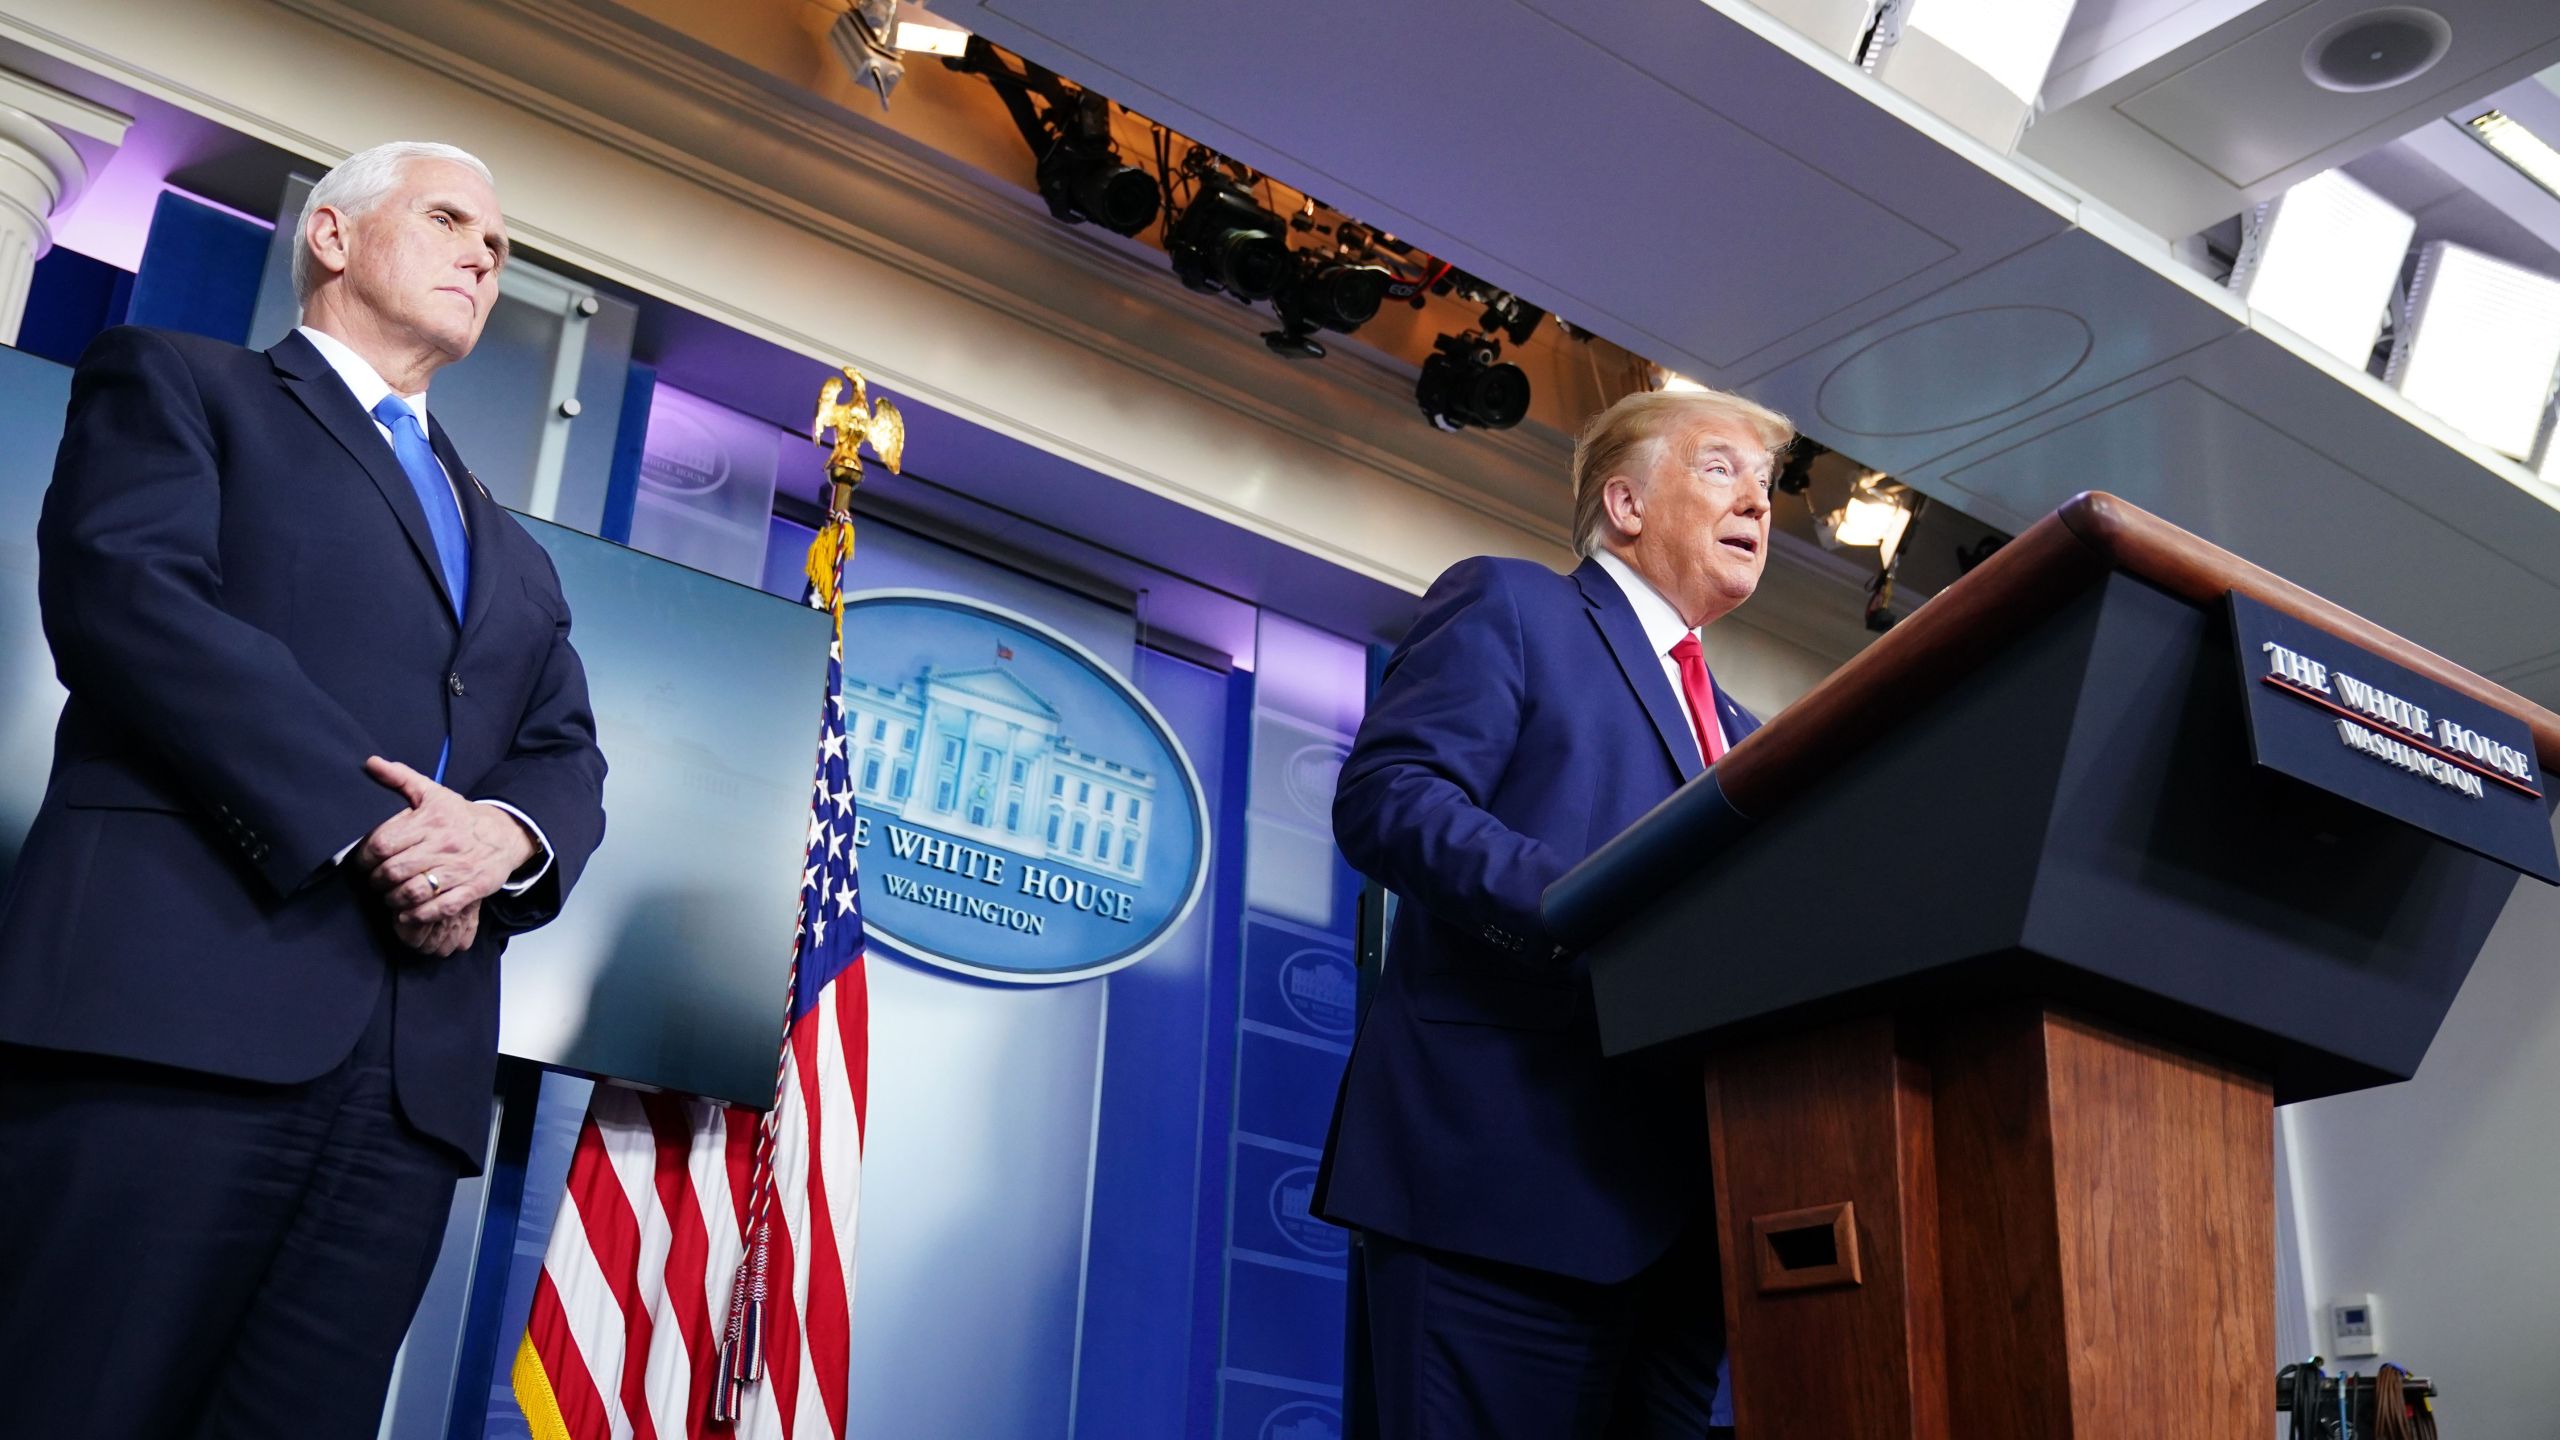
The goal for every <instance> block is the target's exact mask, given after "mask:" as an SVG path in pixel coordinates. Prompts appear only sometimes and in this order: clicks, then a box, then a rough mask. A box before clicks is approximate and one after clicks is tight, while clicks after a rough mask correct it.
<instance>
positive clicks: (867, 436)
mask: <svg viewBox="0 0 2560 1440" xmlns="http://www.w3.org/2000/svg"><path fill="white" fill-rule="evenodd" d="M848 380H850V381H852V382H853V398H852V399H850V400H847V399H845V398H844V389H845V382H846V381H848ZM830 429H833V430H834V431H835V432H836V438H835V443H834V446H833V448H831V449H830V450H828V452H827V479H828V481H829V482H831V490H832V493H831V494H830V495H829V497H828V501H829V504H828V508H829V511H830V513H833V514H839V515H841V514H845V513H847V512H849V511H850V510H851V509H852V507H853V491H854V487H855V486H857V485H860V484H861V483H862V447H863V445H864V444H865V443H866V442H868V443H869V444H870V446H871V453H872V454H874V455H877V456H879V457H880V463H881V464H883V465H886V466H888V467H889V473H890V474H892V475H895V474H897V473H898V462H899V461H900V460H901V459H902V458H904V456H905V454H906V449H907V422H906V421H905V419H904V418H902V417H901V416H900V415H899V414H898V406H897V402H895V401H893V400H890V399H887V398H886V397H883V398H882V399H881V400H880V401H879V403H877V404H876V405H875V404H873V403H872V401H871V395H870V388H869V387H868V386H866V385H865V384H864V383H863V380H862V372H861V371H859V370H856V369H854V368H853V367H852V366H850V365H847V366H845V367H844V373H843V374H842V375H840V376H839V375H830V376H828V377H827V383H826V384H825V385H824V386H822V387H821V388H820V389H819V391H818V418H817V419H816V420H815V421H814V422H812V423H811V424H810V426H809V439H810V442H811V443H813V444H818V445H825V444H827V431H828V430H830Z"/></svg>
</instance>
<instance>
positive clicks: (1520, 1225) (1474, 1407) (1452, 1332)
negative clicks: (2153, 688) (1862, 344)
mask: <svg viewBox="0 0 2560 1440" xmlns="http://www.w3.org/2000/svg"><path fill="white" fill-rule="evenodd" d="M1793 434H1794V432H1793V431H1792V430H1791V429H1790V428H1789V426H1788V425H1787V422H1786V420H1785V419H1784V418H1782V417H1780V416H1778V415H1776V414H1774V413H1772V412H1770V411H1769V410H1766V409H1764V408H1762V407H1761V406H1759V405H1756V404H1753V403H1752V402H1750V401H1748V400H1745V399H1743V398H1741V397H1740V396H1735V395H1725V394H1719V393H1716V392H1712V391H1709V392H1703V393H1700V392H1685V393H1664V394H1646V395H1636V396H1631V397H1629V398H1627V399H1625V400H1622V401H1620V402H1619V403H1618V404H1616V405H1614V406H1612V407H1610V409H1609V410H1608V411H1606V412H1605V413H1603V414H1602V415H1601V416H1600V417H1599V418H1598V419H1596V420H1594V421H1593V422H1592V423H1591V425H1590V427H1589V428H1588V429H1587V430H1585V431H1584V433H1583V437H1582V443H1581V445H1580V447H1579V448H1578V449H1577V450H1576V452H1575V455H1574V489H1575V513H1574V533H1575V536H1576V539H1577V541H1578V544H1579V548H1580V550H1581V552H1582V554H1583V555H1584V557H1585V558H1584V560H1583V562H1582V564H1581V566H1580V567H1579V568H1578V569H1576V570H1574V571H1573V572H1572V573H1571V574H1567V575H1559V574H1556V573H1555V572H1554V571H1551V570H1549V569H1547V568H1546V567H1544V566H1541V565H1536V564H1532V563H1530V562H1528V561H1522V560H1495V559H1477V560H1467V561H1462V562H1460V563H1459V564H1457V565H1455V566H1453V567H1451V569H1450V570H1449V572H1448V573H1447V574H1445V575H1443V576H1441V577H1440V579H1439V580H1438V581H1437V582H1436V583H1435V584H1433V586H1432V587H1431V591H1430V593H1429V594H1428V595H1426V596H1424V597H1423V602H1422V613H1421V615H1420V617H1419V618H1418V619H1417V620H1415V622H1414V625H1413V629H1412V630H1411V631H1410V632H1409V633H1407V634H1406V636H1405V638H1404V641H1403V643H1402V644H1400V645H1399V646H1397V647H1396V652H1395V655H1394V656H1393V657H1392V658H1391V659H1390V660H1389V661H1388V662H1387V667H1386V671H1385V674H1384V675H1383V677H1382V678H1381V679H1380V681H1379V686H1378V694H1377V698H1376V700H1375V701H1374V702H1372V704H1371V706H1370V709H1369V713H1368V716H1367V717H1366V718H1365V719H1364V720H1363V721H1362V722H1361V725H1360V734H1359V737H1358V738H1357V739H1356V740H1355V741H1354V742H1353V744H1352V747H1351V755H1350V758H1349V759H1348V760H1347V761H1345V762H1344V765H1343V768H1342V779H1341V784H1340V787H1339V789H1338V790H1337V792H1336V797H1335V800H1334V807H1333V822H1334V835H1335V838H1336V839H1337V840H1339V841H1340V843H1341V845H1342V851H1343V854H1344V855H1346V856H1348V857H1349V858H1350V860H1351V863H1352V864H1353V865H1355V866H1357V867H1359V868H1360V870H1361V871H1363V872H1364V873H1366V874H1368V875H1370V876H1372V877H1373V878H1375V879H1376V880H1378V881H1379V882H1380V883H1381V884H1383V885H1385V886H1386V887H1387V888H1388V889H1390V890H1392V891H1394V892H1395V893H1396V894H1397V895H1398V896H1400V897H1401V898H1402V899H1403V900H1404V901H1405V902H1406V903H1405V904H1404V905H1403V906H1402V907H1401V908H1400V909H1399V910H1398V911H1397V915H1396V921H1395V930H1394V933H1393V935H1392V936H1391V937H1390V939H1389V943H1388V948H1387V965H1386V970H1385V975H1384V978H1383V980H1382V982H1381V984H1380V985H1379V987H1378V990H1377V994H1376V997H1375V998H1374V999H1373V1000H1372V1001H1371V1004H1370V1009H1369V1013H1368V1016H1367V1018H1366V1019H1365V1020H1364V1021H1363V1023H1362V1025H1361V1029H1360V1035H1359V1038H1358V1040H1357V1041H1356V1042H1355V1044H1354V1045H1353V1047H1352V1052H1351V1062H1350V1065H1349V1068H1348V1069H1347V1070H1346V1071H1345V1073H1344V1076H1343V1082H1342V1094H1341V1099H1340V1101H1339V1103H1338V1104H1337V1105H1336V1107H1335V1111H1334V1122H1333V1133H1332V1135H1331V1136H1330V1137H1329V1138H1328V1140H1327V1142H1326V1145H1325V1157H1324V1168H1323V1173H1322V1179H1321V1182H1320V1189H1319V1194H1318V1197H1317V1204H1318V1208H1319V1213H1321V1214H1323V1215H1324V1216H1325V1217H1326V1218H1327V1219H1330V1220H1333V1221H1335V1222H1336V1223H1339V1224H1343V1225H1348V1226H1353V1227H1356V1228H1358V1229H1360V1230H1361V1231H1363V1232H1365V1234H1366V1236H1367V1244H1366V1245H1365V1246H1364V1247H1363V1251H1362V1255H1363V1262H1362V1263H1363V1268H1364V1272H1365V1285H1366V1294H1367V1305H1368V1322H1369V1334H1370V1355H1371V1359H1372V1369H1373V1372H1374V1376H1375V1382H1376V1394H1377V1397H1378V1406H1379V1414H1378V1417H1377V1423H1376V1426H1375V1429H1374V1432H1373V1433H1375V1434H1377V1435H1378V1436H1380V1437H1382V1440H1422V1437H1429V1436H1442V1435H1464V1436H1468V1437H1470V1440H1501V1437H1518V1440H1601V1437H1611V1440H1615V1437H1625V1436H1647V1437H1655V1436H1661V1437H1668V1436H1681V1437H1695V1436H1699V1435H1703V1434H1705V1433H1706V1432H1707V1430H1708V1428H1709V1427H1710V1426H1711V1424H1713V1423H1714V1419H1715V1413H1716V1410H1717V1406H1716V1400H1717V1392H1718V1389H1719V1381H1718V1378H1717V1372H1718V1366H1719V1364H1720V1362H1721V1360H1722V1358H1723V1349H1724V1345H1723V1324H1722V1304H1723V1301H1722V1296H1721V1291H1720V1289H1719V1286H1718V1283H1717V1266H1716V1255H1715V1241H1714V1234H1713V1226H1712V1223H1711V1221H1710V1219H1709V1215H1708V1206H1707V1203H1706V1201H1707V1146H1706V1137H1705V1134H1704V1133H1703V1132H1704V1116H1703V1113H1702V1109H1703V1107H1702V1105H1701V1101H1700V1096H1699V1094H1698V1092H1697V1090H1696V1088H1695V1087H1694V1086H1691V1085H1686V1084H1681V1083H1678V1082H1676V1081H1672V1080H1668V1079H1665V1078H1664V1077H1662V1076H1660V1075H1656V1074H1651V1073H1648V1072H1644V1071H1640V1070H1636V1069H1632V1068H1629V1067H1625V1066H1620V1065H1614V1064H1611V1063H1608V1062H1606V1061H1604V1060H1603V1059H1602V1058H1601V1055H1600V1039H1599V1032H1598V1028H1597V1024H1596V1022H1595V1020H1594V1018H1593V1013H1592V1004H1591V986H1590V977H1589V975H1588V973H1587V972H1586V971H1585V969H1584V968H1583V965H1582V961H1581V959H1580V957H1579V956H1576V955H1572V954H1567V953H1563V952H1562V951H1560V950H1559V949H1558V947H1557V945H1556V943H1555V941H1554V939H1553V938H1552V937H1551V936H1550V935H1549V934H1548V933H1547V929H1546V927H1545V925H1544V924H1543V923H1542V922H1541V921H1540V919H1539V914H1538V907H1539V900H1540V897H1541V896H1542V895H1543V894H1544V893H1545V891H1546V888H1547V887H1548V886H1549V885H1551V884H1553V883H1554V882H1555V880H1556V879H1557V877H1559V876H1561V875H1562V874H1564V872H1565V871H1566V870H1567V869H1569V868H1571V867H1572V866H1573V865H1574V864H1575V863H1576V862H1577V861H1579V860H1581V859H1582V858H1583V857H1584V856H1586V855H1588V854H1590V853H1591V852H1592V851H1593V850H1596V849H1598V848H1599V847H1600V846H1601V845H1603V844H1605V843H1607V842H1608V841H1609V840H1610V839H1611V838H1612V837H1613V836H1615V835H1617V834H1618V832H1619V831H1621V830H1624V829H1625V828H1626V827H1627V826H1628V825H1630V824H1632V823H1634V821H1635V820H1636V819H1637V818H1638V817H1639V816H1642V815H1643V814H1644V813H1645V812H1646V811H1648V810H1650V809H1652V808H1653V807H1654V806H1655V805H1656V804H1658V803H1660V802H1661V801H1662V799H1663V798H1664V797H1666V796H1668V795H1669V794H1670V793H1671V792H1672V790H1673V789H1675V788H1676V787H1677V786H1679V785H1680V783H1681V782H1682V781H1684V780H1686V779H1688V778H1690V777H1692V776H1695V775H1696V774H1698V773H1699V771H1700V770H1701V769H1702V768H1703V767H1705V766H1706V765H1709V764H1712V763H1714V761H1715V760H1716V759H1717V757H1719V756H1721V755H1722V754H1723V753H1724V751H1725V748H1726V747H1727V746H1728V745H1731V744H1735V743H1738V742H1739V741H1740V740H1741V739H1742V738H1743V737H1744V736H1745V735H1748V734H1749V733H1750V732H1751V731H1752V730H1753V729H1754V728H1756V725H1757V722H1756V721H1754V720H1753V719H1752V718H1751V716H1750V715H1749V714H1748V713H1746V712H1745V711H1744V710H1743V709H1742V708H1741V707H1740V706H1738V705H1736V704H1734V703H1733V701H1732V700H1731V699H1730V698H1728V697H1727V696H1726V695H1725V694H1724V693H1723V692H1722V691H1721V690H1719V689H1718V688H1717V687H1716V685H1715V682H1714V680H1713V678H1712V677H1711V676H1710V674H1709V673H1708V667H1707V663H1706V658H1705V655H1704V652H1703V649H1702V647H1701V646H1700V643H1699V639H1698V632H1699V630H1700V629H1701V628H1703V627H1705V626H1707V625H1709V624H1711V623H1712V622H1714V621H1715V620H1718V619H1720V618H1722V617H1723V616H1725V615H1726V614H1728V613H1730V612H1731V611H1732V610H1733V609H1734V607H1736V606H1738V605H1740V604H1741V603H1742V602H1743V601H1745V600H1747V599H1749V598H1750V596H1751V592H1752V590H1753V589H1754V588H1755V587H1756V586H1757V585H1758V584H1759V580H1760V572H1761V567H1762V566H1763V565H1765V564H1766V563H1767V559H1768V550H1769V487H1770V483H1771V480H1772V476H1773V473H1774V469H1775V465H1776V457H1777V454H1778V452H1779V451H1781V450H1783V449H1784V448H1785V446H1786V445H1787V444H1788V443H1789V442H1790V441H1791V440H1792V439H1793Z"/></svg>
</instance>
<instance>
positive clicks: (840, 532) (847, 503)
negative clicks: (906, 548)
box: [710, 365, 906, 1425]
mask: <svg viewBox="0 0 2560 1440" xmlns="http://www.w3.org/2000/svg"><path fill="white" fill-rule="evenodd" d="M847 380H850V381H852V382H853V384H852V390H853V398H852V399H851V400H850V401H846V400H842V399H840V398H839V397H841V396H842V395H843V394H844V388H845V381H847ZM830 429H832V430H834V431H835V432H836V433H835V440H834V443H833V446H832V448H831V449H830V450H829V452H828V455H827V514H826V519H825V520H824V521H823V522H822V523H821V524H820V525H819V526H818V532H817V534H815V535H813V536H811V537H810V539H809V556H808V561H807V564H806V566H805V567H804V568H805V571H806V574H807V576H808V580H809V595H808V602H809V604H810V606H811V607H812V608H814V609H819V610H824V611H826V612H827V616H828V619H829V621H830V622H831V631H830V635H829V638H828V645H829V650H830V654H831V656H832V658H833V659H834V660H835V661H836V667H834V668H833V669H832V670H831V673H837V674H840V673H841V670H840V667H841V666H842V664H843V660H844V570H845V566H846V565H848V564H850V563H851V562H852V560H853V492H854V491H855V490H856V489H857V488H858V487H860V485H861V484H862V447H863V446H864V444H866V443H868V444H869V445H870V446H871V449H872V452H873V453H874V454H876V455H878V456H879V457H880V461H881V463H882V464H884V465H887V466H888V467H889V473H890V474H892V475H895V474H898V473H900V465H901V463H902V461H903V460H904V458H905V450H906V424H905V421H904V420H903V418H902V417H901V416H900V415H899V413H898V407H897V405H896V404H895V403H894V402H892V401H890V400H888V399H886V398H883V399H881V400H880V401H879V402H878V403H877V404H876V405H872V404H870V403H869V387H868V386H866V385H865V384H864V382H863V377H862V372H861V371H859V370H856V369H854V368H853V367H852V366H850V365H847V366H845V367H843V374H842V377H841V378H839V377H837V376H829V377H828V378H827V383H826V385H825V386H824V388H822V389H821V390H820V391H819V392H818V414H817V420H816V422H815V424H813V425H812V426H811V428H810V431H809V438H810V440H811V441H812V442H814V443H818V444H826V443H827V441H826V439H825V436H826V432H827V431H828V430H830ZM835 703H836V696H834V695H832V694H830V695H828V696H826V697H825V698H824V699H823V700H821V701H820V702H819V707H818V718H819V730H820V731H821V733H823V732H824V731H825V729H826V722H827V707H828V706H831V705H833V704H835ZM824 763H825V752H824V751H823V749H822V750H821V752H820V764H822V765H823V764H824ZM821 783H822V784H823V782H821ZM815 803H816V802H814V801H812V802H811V804H812V808H813V809H814V808H815ZM816 844H817V839H816V831H815V830H814V828H813V829H812V831H811V838H810V841H809V844H808V845H807V846H804V847H803V848H802V850H801V852H800V859H801V863H802V865H804V866H805V865H807V863H808V860H809V856H810V855H811V854H812V853H813V852H814V850H815V847H816ZM808 904H809V900H808V896H807V895H806V894H803V895H802V896H801V897H800V904H799V908H798V909H797V910H796V911H795V912H794V914H793V917H792V922H791V979H790V985H789V987H788V988H787V989H786V990H785V991H784V992H783V1008H782V1033H783V1039H782V1044H781V1047H780V1050H779V1052H778V1053H777V1055H776V1056H775V1059H774V1074H773V1095H774V1103H773V1104H772V1105H770V1106H768V1107H767V1108H766V1109H765V1112H764V1114H763V1116H762V1117H761V1118H760V1119H759V1120H758V1122H757V1125H756V1155H755V1161H754V1164H753V1165H752V1167H751V1168H750V1169H749V1171H748V1176H749V1178H748V1187H747V1229H746V1234H745V1236H744V1237H743V1238H744V1240H745V1242H746V1243H745V1249H744V1250H743V1251H741V1252H740V1254H739V1256H738V1269H737V1273H736V1275H735V1276H734V1277H733V1278H732V1279H731V1280H730V1285H729V1307H728V1310H729V1313H728V1322H727V1324H726V1325H725V1326H724V1327H723V1330H722V1334H721V1337H720V1348H719V1351H718V1356H717V1361H716V1364H715V1366H714V1369H713V1372H712V1373H713V1374H715V1375H717V1376H718V1377H719V1381H718V1383H717V1384H716V1385H714V1386H713V1387H712V1393H711V1402H710V1419H711V1421H712V1423H713V1424H717V1425H730V1424H735V1423H736V1422H737V1419H738V1417H739V1416H740V1415H741V1414H742V1413H744V1411H745V1406H746V1391H747V1387H748V1386H750V1385H754V1384H757V1383H759V1382H761V1381H762V1380H763V1379H764V1330H765V1306H766V1303H767V1301H768V1299H769V1298H770V1294H771V1291H770V1284H771V1279H770V1275H769V1273H768V1269H767V1265H768V1257H769V1255H770V1253H771V1245H770V1240H771V1237H772V1221H771V1219H770V1218H769V1217H768V1215H767V1211H768V1210H769V1208H770V1206H771V1203H772V1199H773V1152H774V1145H775V1139H776V1126H777V1125H778V1123H779V1118H780V1115H781V1112H782V1096H783V1087H784V1083H785V1080H786V1078H787V1076H788V1075H789V1073H790V1068H791V1024H792V1020H793V1017H794V1015H795V1014H796V1013H797V1011H798V1009H799V1003H800V959H801V937H803V936H804V935H806V934H807V933H808V931H807V925H808V921H809V913H808Z"/></svg>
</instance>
